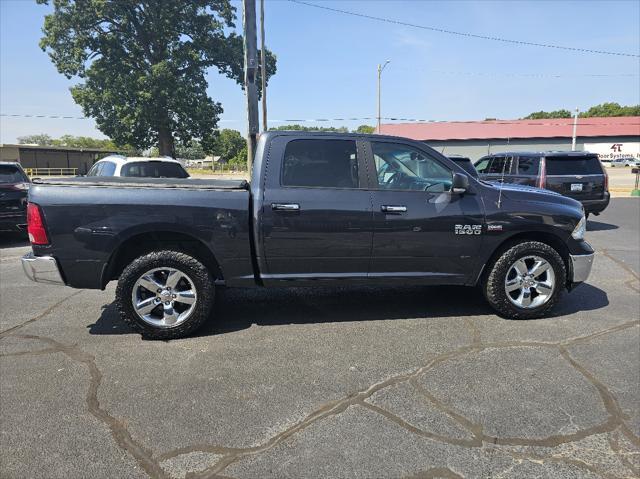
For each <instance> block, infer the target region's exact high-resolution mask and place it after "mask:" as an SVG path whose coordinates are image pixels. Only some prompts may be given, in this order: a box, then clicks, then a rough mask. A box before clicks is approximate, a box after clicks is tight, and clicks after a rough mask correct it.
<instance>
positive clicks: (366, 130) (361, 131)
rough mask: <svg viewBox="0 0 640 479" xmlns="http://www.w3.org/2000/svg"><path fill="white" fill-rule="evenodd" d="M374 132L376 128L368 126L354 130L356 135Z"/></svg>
mask: <svg viewBox="0 0 640 479" xmlns="http://www.w3.org/2000/svg"><path fill="white" fill-rule="evenodd" d="M375 131H376V127H375V126H370V125H360V126H359V127H358V128H357V129H356V133H367V134H371V133H374V132H375Z"/></svg>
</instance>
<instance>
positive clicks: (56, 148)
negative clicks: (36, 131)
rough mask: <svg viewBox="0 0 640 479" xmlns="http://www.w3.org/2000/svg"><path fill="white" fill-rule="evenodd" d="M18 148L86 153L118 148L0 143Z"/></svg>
mask: <svg viewBox="0 0 640 479" xmlns="http://www.w3.org/2000/svg"><path fill="white" fill-rule="evenodd" d="M4 147H7V148H20V149H21V150H50V151H84V152H87V153H117V151H118V150H109V149H107V150H105V149H101V148H72V147H70V146H52V145H30V144H9V143H0V148H4Z"/></svg>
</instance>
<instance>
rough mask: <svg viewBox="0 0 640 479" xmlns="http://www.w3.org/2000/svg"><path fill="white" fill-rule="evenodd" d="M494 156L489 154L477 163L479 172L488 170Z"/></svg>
mask: <svg viewBox="0 0 640 479" xmlns="http://www.w3.org/2000/svg"><path fill="white" fill-rule="evenodd" d="M492 159H493V158H492V157H491V156H488V157H486V158H482V159H481V160H479V161H478V163H476V165H475V166H476V170H477V171H478V173H486V172H487V170H488V169H489V166H490V165H491V160H492Z"/></svg>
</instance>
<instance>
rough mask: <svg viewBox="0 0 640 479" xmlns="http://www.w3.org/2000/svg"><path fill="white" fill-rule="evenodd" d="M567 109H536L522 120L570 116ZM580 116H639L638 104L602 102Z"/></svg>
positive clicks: (639, 107)
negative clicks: (627, 104) (622, 104)
mask: <svg viewBox="0 0 640 479" xmlns="http://www.w3.org/2000/svg"><path fill="white" fill-rule="evenodd" d="M572 116H573V115H572V113H571V112H570V111H569V110H556V111H537V112H535V113H531V114H530V115H528V116H525V117H524V118H523V120H542V119H546V118H571V117H572ZM579 116H580V117H581V118H590V117H598V116H599V117H604V116H640V105H631V106H621V105H620V104H619V103H602V104H601V105H596V106H592V107H591V108H589V109H588V110H587V111H584V112H582V113H580V114H579Z"/></svg>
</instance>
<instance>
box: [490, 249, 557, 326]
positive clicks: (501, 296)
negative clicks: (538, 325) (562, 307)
mask: <svg viewBox="0 0 640 479" xmlns="http://www.w3.org/2000/svg"><path fill="white" fill-rule="evenodd" d="M566 277H567V273H566V268H565V266H564V261H563V260H562V258H561V257H560V255H559V254H558V252H557V251H556V250H555V249H553V248H552V247H551V246H549V245H547V244H545V243H540V242H538V241H526V242H523V243H518V244H516V245H514V246H512V247H510V248H509V249H507V250H506V251H505V252H503V253H502V254H501V255H500V257H499V258H498V259H496V260H495V261H494V262H493V264H492V265H491V266H490V267H489V269H488V275H487V277H486V280H485V283H484V285H483V291H484V295H485V297H486V298H487V301H488V302H489V304H490V305H491V307H492V308H493V309H495V310H496V311H497V312H498V313H499V314H500V315H501V316H504V317H506V318H511V319H534V318H540V317H543V316H545V315H546V314H547V313H548V312H549V311H550V310H551V309H552V308H553V307H554V306H555V304H556V303H557V302H558V299H559V298H560V295H561V294H562V290H563V289H564V288H565V284H566ZM550 285H551V286H550Z"/></svg>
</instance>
